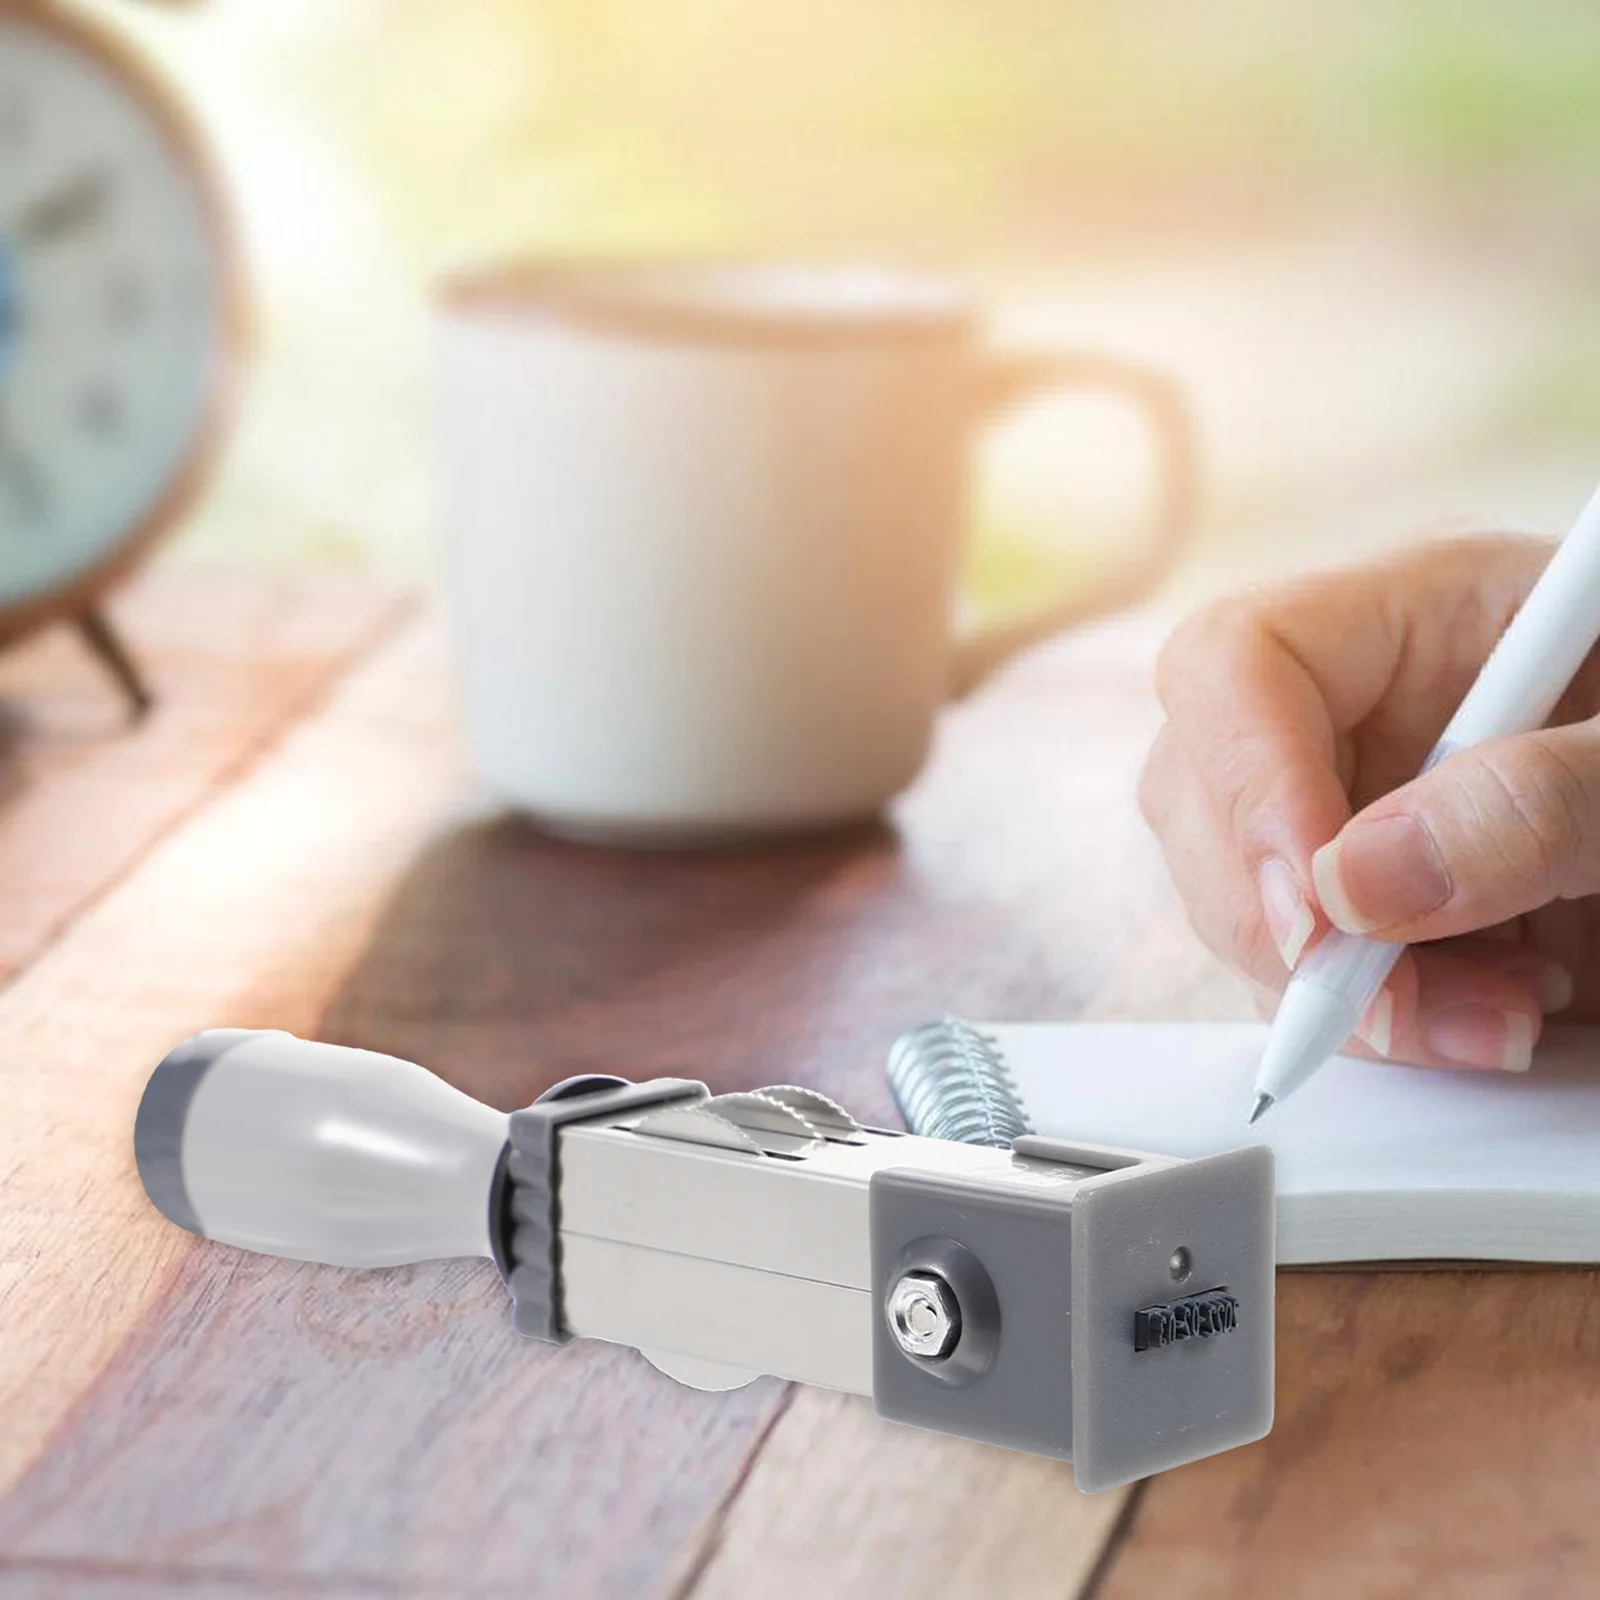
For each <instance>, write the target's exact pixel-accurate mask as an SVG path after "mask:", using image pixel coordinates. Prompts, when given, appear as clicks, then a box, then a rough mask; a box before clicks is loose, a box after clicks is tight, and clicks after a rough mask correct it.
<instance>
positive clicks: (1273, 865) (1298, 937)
mask: <svg viewBox="0 0 1600 1600" xmlns="http://www.w3.org/2000/svg"><path fill="white" fill-rule="evenodd" d="M1256 883H1257V886H1258V887H1259V888H1260V891H1261V911H1262V915H1263V916H1265V917H1266V919H1267V932H1268V933H1270V934H1271V935H1272V942H1273V943H1274V944H1275V945H1277V947H1278V954H1279V955H1280V956H1282V957H1283V964H1284V966H1286V967H1287V968H1288V969H1289V970H1290V971H1291V972H1293V971H1294V964H1295V962H1297V961H1298V960H1299V959H1300V952H1301V951H1302V950H1304V949H1305V947H1306V940H1307V939H1309V938H1310V937H1311V930H1312V929H1313V928H1314V927H1315V926H1316V922H1315V920H1314V919H1313V917H1312V915H1311V902H1310V901H1309V900H1307V899H1306V896H1305V891H1304V890H1303V889H1302V888H1301V887H1300V880H1299V878H1297V877H1296V876H1295V873H1294V869H1293V868H1292V867H1291V866H1290V865H1289V863H1288V862H1287V861H1284V860H1281V859H1280V858H1279V857H1277V856H1268V857H1267V859H1266V860H1265V861H1263V862H1262V863H1261V870H1260V871H1259V872H1258V873H1257V874H1256Z"/></svg>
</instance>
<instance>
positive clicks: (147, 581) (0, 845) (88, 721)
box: [0, 564, 408, 983]
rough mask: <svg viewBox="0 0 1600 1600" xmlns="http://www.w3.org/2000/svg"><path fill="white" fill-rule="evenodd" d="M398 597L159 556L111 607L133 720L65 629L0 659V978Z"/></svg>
mask: <svg viewBox="0 0 1600 1600" xmlns="http://www.w3.org/2000/svg"><path fill="white" fill-rule="evenodd" d="M407 603H408V602H407V601H406V599H405V597H404V596H403V594H402V593H401V592H400V591H398V590H393V589H385V588H383V587H381V586H379V585H376V584H370V583H359V584H358V583H354V582H350V581H342V580H339V579H336V578H326V577H323V578H319V577H302V576H292V575H288V574H273V575H245V574H239V573H233V574H226V573H218V572H207V571H204V570H194V569H187V568H184V567H180V566H173V565H170V564H168V565H161V566H157V567H156V568H154V569H153V570H151V571H149V572H147V573H145V574H143V575H141V576H140V578H139V579H138V580H137V581H136V582H135V583H133V584H132V585H130V586H129V587H128V588H127V589H126V590H124V591H122V592H121V593H119V595H118V596H117V598H116V599H115V600H114V601H113V602H112V604H111V611H112V614H113V615H114V617H115V618H116V622H117V625H118V627H119V629H120V630H121V632H122V634H123V635H124V637H125V638H126V640H127V642H128V644H129V647H130V648H131V649H132V650H133V652H134V653H135V655H136V656H137V657H138V659H139V661H140V663H141V665H142V666H143V667H144V668H145V669H146V670H147V671H148V674H149V677H150V680H151V682H152V685H153V687H154V690H155V694H156V705H155V708H154V710H153V711H152V713H151V715H150V716H149V718H148V719H147V720H146V721H145V722H144V723H142V724H140V725H139V726H137V727H133V726H130V725H129V723H128V721H127V715H126V710H125V705H124V702H123V700H122V698H121V695H120V694H119V692H118V691H117V689H116V687H115V685H113V684H112V683H111V682H110V681H109V680H108V679H107V677H106V676H105V673H104V670H103V669H102V668H101V667H99V666H98V665H97V664H96V663H95V662H94V661H93V660H92V659H91V658H90V656H89V654H88V652H87V650H86V649H85V648H84V646H83V644H82V641H81V640H79V639H78V637H77V636H76V635H75V634H74V633H73V632H72V631H71V630H70V629H68V628H65V627H58V628H52V629H49V630H47V631H45V632H42V633H39V634H36V635H34V636H33V637H32V638H30V639H29V640H28V641H27V642H26V643H24V644H22V645H20V646H18V647H16V648H14V649H11V650H8V651H6V652H5V653H4V654H0V904H3V905H4V908H5V915H4V916H3V917H0V983H3V982H4V981H5V979H6V978H7V977H8V976H10V975H11V974H12V973H14V972H16V971H18V970H19V969H20V968H21V967H22V966H24V965H25V964H26V963H27V961H28V960H29V959H30V958H31V957H32V956H33V955H34V954H36V953H37V952H38V950H39V949H40V948H42V947H43V945H44V944H45V943H47V942H48V941H49V939H50V938H51V937H53V936H54V935H55V934H57V933H59V932H60V930H61V929H62V928H64V927H65V926H66V925H67V924H68V923H69V922H70V920H71V919H72V917H73V916H74V915H75V914H76V913H77V912H79V911H81V910H82V908H83V907H84V906H85V905H87V904H88V902H89V901H90V900H91V899H92V898H93V897H94V895H96V894H97V893H99V892H100V891H101V890H102V889H103V888H104V887H105V886H106V885H107V884H109V883H111V882H113V881H114V880H115V879H116V878H117V877H118V876H119V875H121V874H122V873H124V872H126V871H127V870H128V868H129V867H130V866H131V865H132V864H133V863H134V862H135V861H137V860H138V858H139V856H140V855H141V853H142V852H143V851H144V850H145V849H146V848H148V846H149V845H150V844H151V842H152V841H153V840H155V839H156V838H158V837H159V836H160V835H161V834H162V833H163V832H165V831H166V830H168V829H170V828H171V827H173V826H174V825H175V824H176V823H178V822H179V821H180V820H181V819H182V818H183V817H184V816H185V815H187V814H188V813H189V812H190V811H192V810H193V809H194V807H195V806H196V805H198V804H199V803H200V802H201V801H203V799H204V798H205V796H206V795H207V794H209V793H210V792H211V790H212V789H213V788H214V787H215V786H216V785H218V784H220V783H223V782H226V781H227V780H228V779H229V777H230V776H236V775H237V774H238V772H239V771H240V770H242V768H243V766H244V765H245V764H247V763H248V762H249V761H250V760H251V759H252V758H253V757H254V756H256V755H257V754H259V752H260V751H261V750H262V749H264V748H265V746H266V745H267V744H268V743H269V742H270V741H271V740H272V739H273V738H274V737H275V736H276V735H277V734H278V733H280V732H281V731H282V730H283V728H284V727H285V726H287V725H288V723H289V722H291V721H293V720H294V718H296V717H297V716H299V715H300V714H301V713H303V712H304V711H305V710H306V708H307V707H308V705H310V704H311V703H312V702H313V701H314V700H315V698H316V696H317V695H318V694H319V693H320V692H321V691H322V690H323V689H324V688H325V687H326V685H327V684H328V683H329V682H330V681H331V679H332V678H333V677H335V676H337V674H338V673H339V672H340V671H341V670H342V669H343V668H344V667H345V666H346V665H347V664H348V663H349V662H350V661H351V660H353V659H354V658H355V657H356V656H357V655H359V654H360V653H361V652H362V651H363V650H365V649H366V648H368V647H369V646H370V645H371V644H372V643H373V641H374V640H375V639H376V638H377V637H378V636H379V635H380V634H381V633H382V632H383V630H384V629H386V628H388V627H390V626H392V625H393V624H394V622H395V621H396V619H397V618H398V616H399V614H400V613H401V611H402V610H403V609H404V608H405V607H406V605H407Z"/></svg>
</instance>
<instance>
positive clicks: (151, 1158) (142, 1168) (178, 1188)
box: [133, 1028, 256, 1236]
mask: <svg viewBox="0 0 1600 1600" xmlns="http://www.w3.org/2000/svg"><path fill="white" fill-rule="evenodd" d="M255 1037H256V1035H255V1033H254V1032H253V1031H252V1030H251V1029H249V1028H208V1029H207V1030H206V1031H205V1032H204V1033H197V1034H195V1035H194V1036H193V1037H192V1038H189V1039H185V1040H184V1041H183V1043H182V1044H180V1045H179V1046H178V1047H177V1048H176V1049H174V1050H172V1051H169V1052H168V1054H167V1056H166V1057H165V1059H164V1060H163V1061H162V1063H161V1065H160V1066H158V1067H157V1068H156V1070H155V1071H154V1072H153V1073H151V1074H150V1081H149V1083H147V1084H146V1085H145V1089H144V1097H143V1098H142V1099H141V1100H140V1101H139V1114H138V1116H137V1117H135V1119H134V1123H133V1159H134V1161H135V1163H136V1164H137V1165H138V1168H139V1181H140V1182H141V1183H142V1184H143V1185H144V1192H145V1193H146V1194H147V1195H149V1197H150V1203H151V1205H153V1206H154V1207H155V1208H156V1210H157V1211H159V1212H160V1213H161V1215H162V1216H164V1217H165V1218H166V1219H167V1220H168V1221H169V1222H175V1223H177V1225H178V1226H179V1227H180V1228H186V1229H188V1231H189V1232H190V1233H198V1234H201V1235H202V1236H203V1235H204V1232H205V1230H204V1229H203V1228H202V1227H201V1226H200V1220H199V1218H198V1217H196V1216H195V1212H194V1206H193V1205H191V1204H190V1201H189V1190H188V1187H187V1185H186V1184H185V1183H184V1181H183V1129H184V1125H185V1123H187V1122H188V1120H189V1106H190V1104H191V1103H192V1101H193V1100H194V1092H195V1090H196V1089H198V1088H199V1087H200V1082H201V1079H203V1078H204V1077H205V1075H206V1074H207V1073H208V1072H209V1071H210V1070H211V1068H212V1066H213V1065H214V1064H215V1063H216V1062H217V1061H219V1060H221V1058H222V1057H223V1056H224V1055H226V1054H227V1053H228V1051H229V1050H231V1049H232V1048H233V1047H234V1046H235V1045H236V1044H239V1043H240V1042H241V1041H243V1040H245V1039H251V1038H255Z"/></svg>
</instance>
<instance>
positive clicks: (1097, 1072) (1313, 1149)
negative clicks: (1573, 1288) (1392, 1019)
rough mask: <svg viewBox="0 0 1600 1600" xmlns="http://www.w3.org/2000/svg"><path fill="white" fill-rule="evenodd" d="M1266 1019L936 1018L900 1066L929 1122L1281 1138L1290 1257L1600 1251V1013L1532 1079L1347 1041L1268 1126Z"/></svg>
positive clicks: (1012, 1129)
mask: <svg viewBox="0 0 1600 1600" xmlns="http://www.w3.org/2000/svg"><path fill="white" fill-rule="evenodd" d="M1265 1037H1266V1029H1265V1027H1263V1026H1259V1025H1256V1024H1250V1023H1049V1024H1044V1023H1024V1024H1008V1025H990V1024H976V1025H970V1026H969V1025H964V1024H957V1023H941V1024H932V1025H930V1026H929V1027H928V1028H923V1029H919V1030H917V1031H916V1032H914V1033H912V1034H908V1035H907V1036H906V1037H905V1038H904V1039H902V1040H901V1042H900V1044H899V1045H898V1046H897V1047H896V1050H895V1055H894V1059H893V1061H892V1062H891V1064H890V1078H891V1081H892V1082H893V1084H894V1089H895V1095H896V1098H897V1099H898V1101H899V1103H900V1107H901V1110H902V1111H903V1112H904V1113H905V1115H906V1120H907V1124H908V1126H910V1128H911V1130H912V1131H913V1132H914V1133H925V1134H931V1135H934V1136H936V1137H946V1138H965V1139H969V1140H973V1141H975V1142H987V1143H1004V1142H1008V1141H1009V1139H1010V1138H1011V1137H1012V1136H1013V1135H1014V1134H1015V1133H1019V1132H1026V1131H1032V1132H1036V1133H1042V1134H1049V1135H1054V1136H1056V1137H1060V1138H1068V1139H1072V1140H1074V1141H1077V1142H1082V1143H1093V1144H1109V1145H1117V1146H1122V1147H1124V1148H1128V1149H1134V1150H1145V1151H1154V1152H1160V1153H1162V1154H1168V1155H1187V1156H1197V1155H1207V1154H1211V1153H1213V1152H1215V1151H1219V1150H1228V1149H1232V1148H1234V1147H1236V1146H1238V1145H1245V1144H1269V1145H1271V1146H1272V1149H1273V1151H1274V1153H1275V1155H1276V1157H1277V1173H1278V1260H1279V1261H1280V1262H1283V1263H1306V1262H1318V1261H1400V1260H1419V1259H1430V1258H1431V1259H1449V1260H1470V1259H1477V1260H1499V1261H1584V1262H1600V1029H1596V1028H1569V1029H1557V1030H1552V1031H1551V1032H1550V1034H1549V1035H1547V1040H1546V1042H1545V1043H1544V1044H1542V1045H1541V1047H1540V1049H1539V1051H1538V1053H1537V1055H1536V1057H1535V1059H1534V1065H1533V1070H1532V1072H1530V1073H1529V1074H1528V1075H1527V1076H1525V1077H1522V1076H1512V1075H1510V1074H1506V1073H1447V1072H1433V1071H1427V1070H1424V1069H1420V1068H1404V1067H1394V1066H1382V1065H1378V1064H1375V1063H1372V1062H1366V1061H1359V1060H1354V1059H1349V1058H1345V1057H1340V1058H1338V1059H1336V1060H1334V1061H1332V1062H1330V1063H1329V1064H1328V1065H1327V1066H1326V1067H1324V1068H1323V1069H1322V1071H1321V1072H1319V1073H1318V1074H1317V1075H1316V1077H1314V1078H1313V1079H1312V1080H1311V1081H1310V1082H1309V1083H1308V1084H1306V1086H1305V1087H1304V1088H1303V1089H1301V1090H1300V1091H1299V1092H1298V1093H1297V1094H1296V1095H1295V1096H1294V1097H1293V1098H1292V1099H1290V1100H1287V1101H1285V1102H1284V1103H1283V1104H1281V1105H1279V1106H1277V1107H1275V1108H1274V1109H1273V1110H1272V1111H1271V1112H1270V1113H1269V1114H1268V1115H1267V1116H1266V1117H1265V1118H1264V1119H1263V1120H1262V1121H1261V1122H1260V1123H1258V1124H1257V1125H1256V1126H1255V1127H1250V1126H1248V1125H1247V1124H1246V1122H1245V1117H1246V1114H1247V1113H1248V1111H1249V1108H1250V1105H1251V1100H1252V1095H1251V1081H1252V1079H1253V1077H1254V1075H1255V1069H1256V1064H1257V1062H1258V1060H1259V1059H1260V1055H1261V1047H1262V1044H1263V1042H1264V1040H1265Z"/></svg>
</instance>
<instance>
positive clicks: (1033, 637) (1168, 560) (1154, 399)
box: [949, 350, 1200, 699]
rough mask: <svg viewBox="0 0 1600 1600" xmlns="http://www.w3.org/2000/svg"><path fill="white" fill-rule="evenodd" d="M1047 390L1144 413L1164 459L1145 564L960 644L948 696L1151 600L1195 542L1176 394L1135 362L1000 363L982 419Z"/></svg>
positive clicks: (990, 361) (1189, 421)
mask: <svg viewBox="0 0 1600 1600" xmlns="http://www.w3.org/2000/svg"><path fill="white" fill-rule="evenodd" d="M1049 389H1099V390H1103V391H1104V392H1106V393H1108V394H1115V395H1118V396H1120V397H1122V398H1123V399H1125V400H1127V401H1128V402H1129V403H1130V404H1131V405H1133V406H1135V407H1137V408H1138V409H1139V410H1141V411H1143V413H1144V415H1145V417H1146V420H1147V421H1148V422H1149V424H1150V430H1151V433H1152V434H1153V435H1154V438H1155V444H1156V450H1157V456H1158V482H1157V498H1156V503H1155V506H1154V508H1153V510H1152V513H1151V518H1150V528H1149V532H1148V534H1147V536H1146V538H1145V540H1144V543H1143V546H1142V549H1141V551H1140V555H1139V559H1138V560H1137V561H1136V562H1134V563H1132V564H1131V565H1128V566H1121V565H1118V566H1117V567H1115V568H1114V569H1113V571H1112V572H1111V574H1110V575H1109V576H1108V577H1107V578H1106V579H1105V581H1104V582H1102V583H1100V584H1099V585H1098V586H1096V587H1095V588H1092V589H1090V590H1088V591H1087V592H1084V591H1074V592H1072V593H1070V594H1065V595H1060V596H1057V597H1056V598H1055V599H1053V600H1048V601H1046V602H1044V603H1043V604H1042V605H1040V606H1038V607H1035V608H1033V609H1031V610H1028V611H1026V612H1024V613H1023V614H1022V615H1021V616H1019V617H1008V618H1003V619H1002V620H1000V621H998V622H994V623H987V624H985V625H984V626H982V627H979V628H974V629H972V630H971V631H970V632H967V633H964V634H962V635H960V636H959V637H958V638H957V639H956V641H955V649H954V656H953V660H952V662H951V671H950V683H949V692H950V696H951V698H952V699H959V698H960V697H961V696H962V695H965V694H969V693H971V691H972V690H974V689H975V688H977V687H978V685H979V684H980V683H982V682H983V681H984V679H985V678H987V677H988V676H989V675H990V674H991V673H992V672H994V671H995V670H996V669H997V668H998V667H1000V666H1002V665H1003V664H1004V663H1005V662H1007V661H1009V660H1010V659H1011V657H1012V656H1014V655H1015V654H1016V653H1017V652H1018V651H1019V650H1023V649H1026V648H1027V646H1029V645H1031V644H1034V643H1035V642H1037V641H1038V640H1040V639H1043V638H1045V637H1047V636H1048V635H1050V634H1052V633H1057V632H1060V631H1061V630H1062V629H1064V628H1069V627H1073V626H1075V625H1077V624H1078V623H1080V622H1087V621H1088V620H1089V619H1090V618H1091V617H1096V616H1100V615H1101V614H1102V613H1104V612H1108V611H1118V610H1121V609H1122V608H1123V607H1124V606H1128V605H1132V604H1133V603H1134V602H1135V601H1136V600H1141V599H1143V598H1144V597H1145V596H1146V595H1148V594H1149V593H1151V592H1152V591H1153V590H1154V589H1155V588H1156V587H1157V586H1158V585H1159V584H1160V582H1161V580H1162V579H1163V578H1165V577H1166V575H1167V573H1168V572H1170V571H1171V569H1172V567H1173V564H1174V563H1175V562H1176V560H1177V558H1178V556H1179V555H1181V554H1182V552H1183V550H1184V548H1185V546H1186V545H1187V544H1188V542H1189V539H1190V538H1191V536H1192V535H1193V533H1194V529H1195V522H1196V520H1197V518H1196V513H1197V511H1198V509H1199V498H1200V496H1199V478H1200V472H1199V448H1198V445H1197V442H1196V437H1195V427H1194V419H1193V417H1192V415H1191V413H1190V410H1189V405H1188V402H1187V401H1186V400H1185V398H1184V395H1183V391H1182V390H1181V389H1180V388H1179V386H1178V384H1177V383H1176V382H1175V381H1174V380H1173V379H1172V378H1171V377H1169V376H1168V375H1167V374H1166V373H1164V372H1161V371H1159V370H1158V369H1156V368H1154V367H1146V366H1141V365H1139V364H1138V363H1137V362H1132V361H1122V360H1119V359H1117V358H1116V357H1115V356H1104V355H1097V354H1095V353H1093V352H1091V351H1074V350H1061V351H1048V350H1041V351H1032V352H1027V351H1024V352H1018V353H1016V354H1004V353H997V354H994V355H991V356H989V357H988V358H986V360H985V362H984V366H983V372H982V375H981V377H980V378H979V384H978V410H979V412H980V414H981V415H982V416H983V417H984V418H985V419H986V420H995V421H998V420H999V418H1000V415H1001V414H1003V413H1005V412H1007V411H1010V410H1011V409H1012V408H1014V407H1015V406H1018V405H1021V404H1024V403H1026V402H1027V401H1029V400H1032V399H1034V398H1036V397H1037V396H1038V395H1039V394H1041V393H1042V392H1044V391H1046V390H1049Z"/></svg>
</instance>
